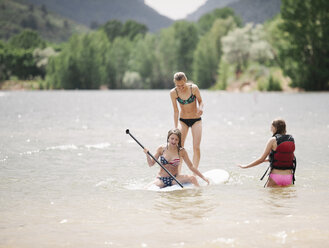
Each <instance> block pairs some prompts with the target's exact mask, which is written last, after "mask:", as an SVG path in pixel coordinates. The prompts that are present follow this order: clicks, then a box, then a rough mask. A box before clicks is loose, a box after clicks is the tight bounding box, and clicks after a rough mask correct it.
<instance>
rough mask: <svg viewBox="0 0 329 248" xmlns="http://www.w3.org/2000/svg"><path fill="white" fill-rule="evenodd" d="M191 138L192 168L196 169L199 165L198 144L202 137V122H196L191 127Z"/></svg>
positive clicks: (199, 153)
mask: <svg viewBox="0 0 329 248" xmlns="http://www.w3.org/2000/svg"><path fill="white" fill-rule="evenodd" d="M192 137H193V166H194V167H195V168H197V169H198V167H199V163H200V157H201V152H200V144H201V137H202V121H197V122H196V123H194V124H193V126H192Z"/></svg>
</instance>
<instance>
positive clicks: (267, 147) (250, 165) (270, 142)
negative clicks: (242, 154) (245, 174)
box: [238, 137, 276, 169]
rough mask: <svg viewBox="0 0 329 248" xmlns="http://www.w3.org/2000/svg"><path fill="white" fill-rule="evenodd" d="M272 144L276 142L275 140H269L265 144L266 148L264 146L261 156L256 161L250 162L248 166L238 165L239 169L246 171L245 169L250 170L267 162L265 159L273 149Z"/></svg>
mask: <svg viewBox="0 0 329 248" xmlns="http://www.w3.org/2000/svg"><path fill="white" fill-rule="evenodd" d="M274 142H276V140H275V138H274V137H273V138H270V139H269V141H268V142H267V144H266V146H265V150H264V152H263V154H262V156H260V157H259V158H258V159H256V160H255V161H253V162H251V163H250V164H247V165H238V166H239V167H240V168H243V169H246V168H250V167H254V166H256V165H259V164H261V163H263V162H265V161H268V160H267V159H266V158H267V156H268V155H269V154H270V152H271V149H272V147H273V144H274Z"/></svg>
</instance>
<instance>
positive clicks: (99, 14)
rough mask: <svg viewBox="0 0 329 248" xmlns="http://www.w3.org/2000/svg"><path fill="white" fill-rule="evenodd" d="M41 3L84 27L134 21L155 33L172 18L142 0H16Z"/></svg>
mask: <svg viewBox="0 0 329 248" xmlns="http://www.w3.org/2000/svg"><path fill="white" fill-rule="evenodd" d="M16 1H25V2H28V3H33V4H36V5H39V6H41V5H44V6H46V7H47V9H49V10H51V11H53V12H56V13H58V14H60V15H62V16H64V17H67V18H70V19H72V20H74V21H76V22H79V23H82V24H84V25H87V26H89V27H90V26H91V25H92V24H93V25H94V24H95V23H96V24H97V23H98V24H104V23H105V22H107V21H109V20H112V19H117V20H119V21H121V22H125V21H127V20H129V19H130V20H134V21H137V22H139V23H142V24H145V25H146V26H147V27H148V29H149V31H151V32H155V31H158V30H160V29H161V28H164V27H168V26H170V25H171V24H172V22H173V20H171V19H169V18H167V17H165V16H162V15H160V14H159V13H158V12H156V11H155V10H154V9H152V8H151V7H149V6H147V5H145V4H144V0H16Z"/></svg>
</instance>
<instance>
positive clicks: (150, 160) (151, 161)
mask: <svg viewBox="0 0 329 248" xmlns="http://www.w3.org/2000/svg"><path fill="white" fill-rule="evenodd" d="M161 150H162V147H161V146H160V147H159V148H158V149H157V152H156V153H155V155H154V158H155V159H158V158H159V156H160V154H161ZM148 151H149V150H147V149H146V148H144V153H145V154H146V160H147V163H148V165H149V166H150V167H151V166H153V165H154V164H155V160H153V158H152V157H151V156H150V155H148Z"/></svg>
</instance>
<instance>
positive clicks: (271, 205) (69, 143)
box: [0, 90, 329, 248]
mask: <svg viewBox="0 0 329 248" xmlns="http://www.w3.org/2000/svg"><path fill="white" fill-rule="evenodd" d="M201 93H202V96H203V100H204V102H205V110H204V115H203V137H202V144H201V152H202V158H201V163H200V167H199V169H200V170H201V171H203V172H205V171H208V170H211V169H216V168H220V169H224V170H226V171H228V172H229V174H230V180H229V182H228V183H226V184H222V185H210V186H208V187H201V188H195V189H185V190H179V191H174V192H155V191H148V190H144V189H143V187H144V186H145V185H146V184H148V183H149V182H150V181H152V180H153V179H154V177H155V175H156V174H157V172H158V170H159V167H158V166H157V165H155V166H154V167H152V168H149V167H148V165H147V163H146V159H145V154H144V153H143V152H142V149H141V148H140V147H139V146H138V145H137V144H136V143H135V142H134V141H133V140H132V139H131V138H130V137H129V135H127V134H125V130H126V129H127V128H129V129H130V132H131V133H132V134H133V135H134V136H135V137H136V138H137V139H138V140H139V141H140V142H141V143H142V144H143V145H145V146H146V147H147V148H149V149H150V151H151V152H152V153H154V152H155V150H156V148H157V147H158V146H159V145H160V144H163V143H165V141H166V134H167V131H168V130H169V129H170V128H171V127H172V125H173V113H172V107H171V102H170V99H169V91H166V90H159V91H51V92H49V91H45V92H37V91H36V92H0V115H1V117H0V247H20V248H25V247H29V248H36V247H72V248H73V247H74V248H75V247H192V248H197V247H207V248H208V247H299V248H300V247H302V248H303V247H329V182H328V178H329V170H328V168H329V94H328V93H259V92H258V93H257V92H256V93H226V92H219V91H218V92H211V91H202V92H201ZM276 117H282V118H284V119H285V120H286V123H287V129H288V133H290V134H292V135H293V136H294V137H295V141H296V152H295V155H296V157H297V160H298V166H297V172H296V179H297V181H296V183H295V185H294V186H291V187H286V188H274V189H273V188H272V189H270V188H263V185H264V183H265V181H260V180H259V178H260V177H261V176H262V174H263V173H264V171H265V169H266V168H267V164H263V165H259V166H257V167H254V168H251V169H248V170H242V169H239V168H238V167H237V166H236V164H239V163H249V162H251V161H252V160H254V159H255V158H257V157H258V156H259V155H261V154H262V152H263V149H264V146H265V143H266V142H267V140H268V139H269V138H270V136H271V133H270V124H271V121H272V120H273V119H274V118H276ZM186 149H187V151H188V152H189V154H190V157H192V143H191V134H189V136H188V138H187V142H186ZM183 172H186V173H187V172H188V170H187V166H186V165H184V166H183Z"/></svg>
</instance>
